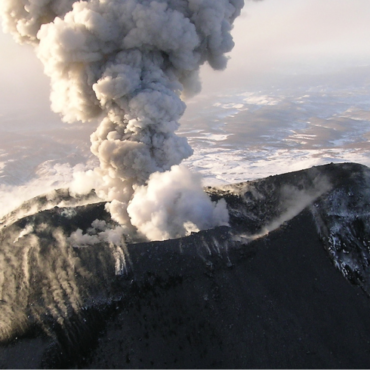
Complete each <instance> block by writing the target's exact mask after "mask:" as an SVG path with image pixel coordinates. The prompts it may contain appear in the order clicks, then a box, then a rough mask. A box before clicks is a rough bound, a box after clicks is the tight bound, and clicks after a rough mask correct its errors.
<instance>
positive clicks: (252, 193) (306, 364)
mask: <svg viewBox="0 0 370 370" xmlns="http://www.w3.org/2000/svg"><path fill="white" fill-rule="evenodd" d="M369 174H370V170H369V169H368V168H367V167H364V166H361V165H357V164H336V165H334V164H331V165H327V166H320V167H313V168H311V169H308V170H304V171H298V172H293V173H289V174H284V175H279V176H271V177H268V178H266V179H262V180H257V181H253V182H248V183H243V184H237V185H228V186H224V187H219V188H208V189H207V192H208V193H209V194H210V196H211V197H212V198H213V199H215V200H216V199H220V198H224V199H225V200H226V202H227V204H228V207H229V212H230V227H219V228H215V229H212V230H205V231H201V232H199V233H195V234H192V235H190V236H188V237H184V238H181V239H175V240H167V241H163V242H136V243H133V242H129V241H128V239H127V240H126V245H123V244H122V247H121V248H118V247H117V246H113V245H111V244H109V243H106V242H103V241H101V240H100V241H96V242H94V244H92V245H89V246H85V247H82V246H76V245H73V243H72V242H71V239H69V236H70V235H71V233H73V232H75V231H76V230H77V229H81V230H82V233H84V234H86V235H90V234H91V231H89V230H90V229H89V228H90V227H91V223H92V222H93V221H94V220H96V219H99V220H104V221H105V223H106V224H107V225H110V228H111V229H112V230H113V229H114V228H117V227H118V225H117V224H115V223H114V222H113V221H112V220H110V217H109V214H108V213H107V212H106V211H105V209H104V204H103V203H95V204H91V205H86V206H80V207H72V208H63V207H60V206H59V207H56V208H51V209H45V210H42V206H38V208H37V210H38V213H36V214H32V215H28V216H26V217H24V218H21V219H19V220H17V221H15V222H14V223H9V222H8V223H6V222H5V224H6V225H7V226H6V227H3V229H2V231H1V234H0V238H1V239H0V240H1V250H0V263H1V267H2V275H0V287H1V289H0V294H1V296H0V307H2V315H1V320H0V337H1V338H2V342H1V343H2V344H1V346H0V367H6V368H12V367H27V368H30V367H33V368H39V367H48V368H56V367H59V368H60V367H84V368H116V367H118V368H216V367H217V368H275V367H284V368H313V367H314V368H318V367H320V368H332V367H335V368H365V367H369V365H370V315H369V309H370V301H369V296H368V295H369V293H370V288H369V287H370V278H369V276H370V274H369V261H370V257H369V248H370V233H369V231H370V230H369V219H368V217H369V215H370V205H369V202H370V201H369V199H370V197H369V196H370V193H369V192H370V182H369V178H370V177H369ZM62 193H63V202H66V201H68V197H69V195H68V194H67V193H65V191H64V192H62ZM35 202H36V203H37V201H34V202H33V203H35ZM58 202H59V201H58ZM46 203H47V202H46ZM58 204H60V203H58ZM71 204H73V202H72V203H71ZM45 208H50V204H49V205H47V206H45ZM16 214H18V215H20V214H22V210H21V209H19V210H18V211H17V212H16V213H13V215H12V217H13V219H14V217H15V216H14V215H16ZM89 233H90V234H89ZM90 236H91V235H90ZM117 263H118V264H122V265H123V267H122V268H121V269H118V270H117ZM117 271H120V274H118V275H116V273H117ZM121 272H123V273H121ZM0 274H1V273H0Z"/></svg>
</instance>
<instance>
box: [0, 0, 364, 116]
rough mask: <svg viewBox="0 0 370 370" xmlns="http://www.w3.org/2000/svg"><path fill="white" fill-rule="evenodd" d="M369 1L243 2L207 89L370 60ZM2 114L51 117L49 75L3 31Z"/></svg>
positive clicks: (205, 74) (208, 73) (206, 73)
mask: <svg viewBox="0 0 370 370" xmlns="http://www.w3.org/2000/svg"><path fill="white" fill-rule="evenodd" d="M369 14H370V1H368V0H264V1H257V2H254V1H246V6H245V7H244V10H243V12H242V14H241V16H240V17H239V18H238V19H237V20H236V21H235V28H234V30H233V36H234V40H235V45H236V46H235V48H234V50H233V51H232V52H231V54H230V61H229V65H228V68H227V70H226V71H222V72H215V71H212V70H211V69H210V68H209V67H207V66H204V67H203V68H202V71H201V77H202V82H203V91H204V93H207V92H208V91H212V92H214V91H215V89H216V90H222V89H224V88H225V87H233V86H237V85H243V84H248V82H249V81H251V80H253V81H255V80H257V82H258V81H266V79H268V78H270V76H271V75H274V74H281V73H288V74H299V73H306V72H308V73H328V72H332V71H335V70H340V69H342V68H345V67H350V66H359V65H369V64H370V43H369V40H370V24H369ZM0 53H1V56H2V57H1V61H0V63H1V69H0V81H1V86H2V88H1V89H0V108H1V112H0V114H1V115H4V114H9V113H14V114H16V113H17V114H18V113H19V110H21V109H23V110H25V109H27V110H28V109H31V110H32V111H33V114H34V115H35V116H37V117H38V119H40V120H45V121H48V122H50V121H53V120H58V117H53V115H52V114H51V113H50V109H49V98H48V95H49V87H48V86H49V82H48V79H47V78H46V77H45V76H44V75H43V72H42V66H41V63H40V62H39V61H38V60H37V58H36V57H35V55H34V53H33V51H32V48H31V47H30V46H24V45H23V46H20V45H17V44H16V43H15V42H14V41H13V40H12V38H11V37H10V36H9V35H4V33H3V32H1V33H0Z"/></svg>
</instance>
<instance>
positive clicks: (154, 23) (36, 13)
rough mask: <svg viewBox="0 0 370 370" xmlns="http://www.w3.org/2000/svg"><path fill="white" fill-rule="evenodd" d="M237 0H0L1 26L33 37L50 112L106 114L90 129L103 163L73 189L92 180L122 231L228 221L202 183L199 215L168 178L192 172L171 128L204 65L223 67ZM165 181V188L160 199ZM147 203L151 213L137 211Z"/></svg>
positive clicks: (176, 232) (196, 190) (166, 230)
mask: <svg viewBox="0 0 370 370" xmlns="http://www.w3.org/2000/svg"><path fill="white" fill-rule="evenodd" d="M243 5H244V0H109V1H107V0H90V1H73V0H45V1H32V0H2V3H1V14H2V16H3V24H4V28H5V30H6V31H8V32H10V33H12V34H13V35H14V37H15V38H16V39H17V40H18V41H20V42H27V43H32V44H34V45H35V47H36V52H37V55H38V57H39V58H40V60H41V61H42V63H43V64H44V69H45V73H46V74H47V75H48V76H49V77H50V79H51V88H52V92H51V102H52V108H53V110H54V111H55V112H58V113H60V114H61V115H62V117H63V119H64V121H66V122H70V123H71V122H74V121H77V120H80V121H91V120H93V119H96V118H101V119H102V121H101V123H100V126H99V127H98V129H97V130H96V131H95V132H94V133H93V134H92V135H91V143H92V145H91V150H92V152H93V153H94V154H95V155H96V156H97V157H98V158H99V160H100V168H97V169H95V171H93V172H92V173H87V174H79V175H78V176H77V177H76V181H75V184H74V185H73V188H74V189H75V190H76V191H78V189H82V188H85V191H86V192H87V191H88V190H90V189H91V186H95V187H96V188H97V189H96V190H97V194H98V195H99V196H100V197H101V198H102V199H105V200H107V201H109V202H111V203H110V204H109V205H108V207H109V209H110V211H111V213H112V215H113V217H114V218H115V220H117V221H119V222H120V224H121V225H122V226H123V227H124V229H125V230H126V231H133V230H134V228H133V227H132V225H133V226H135V227H136V228H137V229H138V230H139V232H141V233H142V234H144V235H146V236H147V237H148V238H156V239H165V238H168V237H176V236H181V235H185V234H187V233H189V230H190V229H195V230H196V229H200V228H204V227H213V226H217V225H222V224H225V223H227V218H228V215H227V210H226V205H225V204H218V205H217V204H214V203H212V202H211V201H210V199H209V198H208V197H205V196H202V195H201V194H202V193H203V190H202V188H201V185H200V182H199V181H195V183H196V184H197V186H193V187H192V192H193V194H195V195H193V196H194V199H198V200H199V202H200V203H199V204H198V205H197V208H198V209H200V213H195V212H189V210H188V208H189V206H188V205H187V204H186V201H181V202H180V201H177V199H178V197H180V198H181V197H182V196H183V195H181V194H185V193H186V194H188V190H187V188H186V189H184V193H182V192H181V190H179V189H178V187H176V190H175V192H172V190H171V188H170V187H168V186H167V185H166V184H167V181H169V180H168V179H171V180H170V181H173V182H177V183H180V184H181V183H182V182H183V183H184V184H187V183H188V182H189V181H192V178H193V177H192V176H193V175H192V174H191V173H190V172H189V171H186V170H181V169H179V167H177V165H178V164H180V163H181V161H182V160H183V159H185V158H187V157H189V156H190V155H191V154H192V149H191V148H190V146H189V144H188V142H187V140H186V139H185V138H181V137H178V136H176V134H175V132H176V130H177V129H178V127H179V123H178V121H179V119H180V117H181V116H182V114H183V113H184V110H185V104H184V102H183V101H182V100H181V98H180V96H189V95H192V94H195V93H197V92H198V91H199V89H200V83H199V79H198V71H199V68H200V66H201V65H202V64H203V63H205V62H208V63H209V64H210V65H211V66H212V67H213V68H215V69H223V68H225V67H226V63H227V57H226V56H225V53H227V52H229V51H231V49H232V48H233V46H234V43H233V40H232V37H231V35H230V31H231V29H232V23H233V21H234V19H235V18H236V17H237V16H238V15H239V14H240V11H241V8H242V7H243ZM172 166H175V167H173V168H174V169H175V170H171V167H172ZM166 171H170V174H167V173H166ZM156 172H159V173H160V174H156V175H155V176H152V177H151V175H152V174H153V173H156ZM177 176H178V178H177ZM152 179H153V182H154V183H155V185H154V184H153V183H151V181H152ZM87 183H88V184H91V186H90V187H89V189H86V184H87ZM84 184H85V185H84ZM143 186H145V187H146V188H145V189H143ZM161 189H166V192H167V196H168V198H166V196H164V197H163V201H162V200H161V201H159V199H162V195H163V194H164V193H163V190H161ZM158 194H161V195H160V198H158V199H154V200H153V199H152V197H155V196H156V195H158ZM187 196H188V197H193V196H191V195H187ZM169 199H172V201H169ZM155 204H158V207H160V210H159V209H154V208H155V206H154V205H155ZM163 204H167V206H165V207H163ZM174 204H175V206H174ZM141 205H142V206H141ZM144 207H147V212H150V214H147V215H144V214H143V212H144ZM153 207H154V208H153ZM173 209H176V212H177V215H176V222H175V223H174V222H172V221H173V220H172V218H171V217H170V216H169V215H170V214H172V213H173ZM161 212H167V216H164V217H161V222H159V221H158V220H155V216H153V215H156V214H159V213H161ZM199 215H201V216H199ZM216 215H217V217H216ZM204 217H206V219H204ZM165 219H167V220H168V221H170V222H169V223H167V224H164V223H163V220H165ZM148 222H152V223H153V225H152V227H151V226H149V225H148ZM143 225H145V227H142V226H143ZM159 225H161V227H160V228H161V229H162V230H163V232H162V233H161V232H159V231H158V230H159V229H160V228H159ZM186 225H192V226H191V227H190V228H189V227H188V226H186ZM154 229H155V230H157V231H156V232H154V233H153V230H154ZM147 230H151V231H150V232H148V231H147Z"/></svg>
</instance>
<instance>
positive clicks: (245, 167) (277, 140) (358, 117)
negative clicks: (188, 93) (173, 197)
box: [0, 67, 370, 215]
mask: <svg viewBox="0 0 370 370" xmlns="http://www.w3.org/2000/svg"><path fill="white" fill-rule="evenodd" d="M359 71H360V72H359ZM367 76H370V69H369V68H368V67H363V68H362V69H361V68H360V69H357V70H356V71H355V72H354V71H350V70H349V71H346V72H343V73H342V74H340V75H332V76H309V75H307V76H285V77H284V78H280V79H279V80H277V81H275V83H274V84H271V83H270V84H265V85H263V84H260V85H257V86H253V85H246V87H245V88H238V89H227V90H226V89H225V91H222V93H220V92H219V91H218V92H215V93H209V92H208V93H206V92H205V93H201V94H199V95H198V96H195V97H194V98H192V99H190V100H188V101H187V110H186V113H185V115H184V116H183V117H182V119H181V128H180V130H179V135H182V136H186V137H187V138H188V140H189V142H190V144H191V146H192V147H193V149H194V155H193V156H192V157H190V158H189V159H187V160H186V161H185V162H184V163H185V164H186V165H187V166H188V167H190V168H191V169H192V170H194V171H198V172H200V173H201V174H202V175H203V179H204V185H216V184H225V183H235V182H241V181H246V180H251V179H257V178H262V177H266V176H269V175H274V174H280V173H284V172H290V171H295V170H299V169H303V168H308V167H311V166H314V165H320V164H325V163H330V162H343V161H351V162H358V163H361V164H364V165H367V166H370V80H369V78H367ZM96 125H97V123H89V124H79V123H77V124H73V125H68V124H65V123H62V122H61V121H60V120H59V118H58V117H57V116H54V115H52V114H49V115H48V116H42V117H41V116H39V115H37V112H36V110H35V111H33V109H32V107H25V109H24V111H23V112H7V113H6V114H3V115H0V215H4V214H6V213H7V212H9V211H11V210H12V208H14V207H15V206H17V205H19V204H20V203H21V202H22V201H24V200H27V199H29V198H31V197H33V196H36V195H38V194H41V193H45V192H46V191H49V190H52V189H55V188H60V187H66V186H68V184H69V183H70V181H71V180H72V178H73V173H74V172H75V171H79V170H82V169H91V168H93V167H95V166H96V165H98V163H97V160H96V158H94V157H93V156H92V154H91V153H90V150H89V145H90V142H89V136H90V134H91V133H92V132H93V131H94V129H95V127H96Z"/></svg>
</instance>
